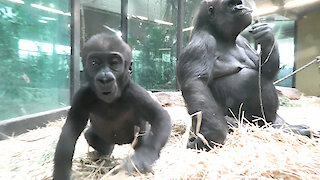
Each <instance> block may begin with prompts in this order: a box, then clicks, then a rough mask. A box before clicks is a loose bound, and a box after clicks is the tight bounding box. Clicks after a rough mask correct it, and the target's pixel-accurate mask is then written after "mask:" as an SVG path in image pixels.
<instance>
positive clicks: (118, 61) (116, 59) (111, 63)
mask: <svg viewBox="0 0 320 180" xmlns="http://www.w3.org/2000/svg"><path fill="white" fill-rule="evenodd" d="M118 64H120V59H119V58H117V57H113V58H112V59H111V60H110V65H111V66H116V65H118Z"/></svg>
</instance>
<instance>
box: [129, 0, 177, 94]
mask: <svg viewBox="0 0 320 180" xmlns="http://www.w3.org/2000/svg"><path fill="white" fill-rule="evenodd" d="M177 3H178V2H177V1H163V0H137V1H129V4H128V18H129V20H128V32H129V33H128V43H129V45H130V46H131V47H132V52H133V74H132V78H133V80H134V81H135V82H136V83H138V84H140V85H141V86H143V87H144V88H146V89H148V90H175V89H176V75H175V68H176V47H177V46H176V33H177V12H178V8H177V6H178V4H177Z"/></svg>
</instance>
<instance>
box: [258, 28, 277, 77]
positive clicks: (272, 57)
mask: <svg viewBox="0 0 320 180" xmlns="http://www.w3.org/2000/svg"><path fill="white" fill-rule="evenodd" d="M252 28H253V30H252V33H253V37H254V39H255V41H256V43H258V44H261V60H262V75H263V76H264V77H267V78H269V79H274V78H275V77H276V75H277V73H278V72H279V50H278V44H277V42H276V40H275V38H274V34H273V31H272V28H271V27H270V26H269V25H268V24H261V23H258V24H254V25H253V26H252Z"/></svg>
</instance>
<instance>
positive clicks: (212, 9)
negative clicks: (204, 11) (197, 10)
mask: <svg viewBox="0 0 320 180" xmlns="http://www.w3.org/2000/svg"><path fill="white" fill-rule="evenodd" d="M208 14H209V16H213V15H214V7H213V6H209V9H208Z"/></svg>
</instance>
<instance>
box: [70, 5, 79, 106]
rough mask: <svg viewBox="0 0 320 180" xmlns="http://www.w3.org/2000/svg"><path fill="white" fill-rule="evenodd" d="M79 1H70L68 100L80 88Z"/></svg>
mask: <svg viewBox="0 0 320 180" xmlns="http://www.w3.org/2000/svg"><path fill="white" fill-rule="evenodd" d="M80 28H81V27H80V1H79V0H72V1H71V61H70V102H72V98H73V96H74V94H75V93H76V92H77V91H78V90H79V89H80Z"/></svg>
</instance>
